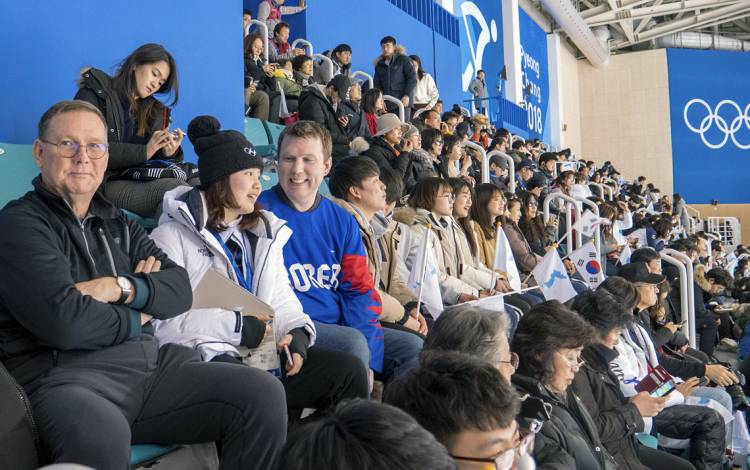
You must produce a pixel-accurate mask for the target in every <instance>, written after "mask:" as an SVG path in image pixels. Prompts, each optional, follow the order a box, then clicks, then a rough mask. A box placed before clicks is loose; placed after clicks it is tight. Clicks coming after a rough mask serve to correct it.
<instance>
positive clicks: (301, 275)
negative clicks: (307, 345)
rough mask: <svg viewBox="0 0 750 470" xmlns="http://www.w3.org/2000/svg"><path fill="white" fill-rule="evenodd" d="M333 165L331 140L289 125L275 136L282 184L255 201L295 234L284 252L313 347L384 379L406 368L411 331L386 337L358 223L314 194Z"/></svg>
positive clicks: (312, 126) (309, 127)
mask: <svg viewBox="0 0 750 470" xmlns="http://www.w3.org/2000/svg"><path fill="white" fill-rule="evenodd" d="M331 165H332V160H331V137H330V134H329V133H328V131H327V130H326V129H325V128H323V127H322V126H321V125H319V124H317V123H315V122H312V121H299V122H297V123H295V124H293V125H291V126H288V127H287V128H286V129H284V131H283V132H282V133H281V135H280V136H279V163H278V174H279V184H278V185H276V186H274V187H273V188H271V189H269V190H267V191H264V192H263V193H262V194H261V196H260V198H259V199H258V202H259V203H260V205H261V206H262V207H263V208H265V209H268V210H270V211H272V212H273V213H274V214H275V215H276V216H277V217H279V218H281V219H284V220H285V221H286V222H287V224H288V225H289V227H290V228H291V229H292V231H293V232H294V233H293V235H292V236H291V238H290V239H289V241H288V242H287V243H286V245H285V246H284V264H285V265H286V268H287V272H288V274H289V280H290V282H291V284H292V287H293V288H294V291H295V293H296V294H297V297H298V298H299V300H300V302H301V303H302V306H303V308H304V310H305V313H307V314H308V315H310V317H311V318H312V319H313V320H314V322H315V327H316V330H317V340H316V342H317V344H320V345H323V346H327V347H332V348H335V349H341V350H345V351H348V352H351V353H353V354H355V355H357V356H358V357H360V358H361V359H362V362H363V363H364V364H367V365H369V368H370V369H371V370H372V371H374V372H380V373H382V377H383V380H384V381H387V380H389V379H390V378H391V377H393V376H394V375H395V373H396V371H397V369H398V367H399V366H400V365H401V364H403V363H405V362H408V359H409V358H406V356H407V354H406V351H405V349H406V347H405V345H404V344H402V342H401V341H399V338H400V337H399V336H398V333H402V334H408V333H403V332H399V331H395V333H396V335H394V334H392V332H391V331H388V332H385V333H384V331H383V328H382V327H381V325H380V321H379V318H378V317H379V316H380V313H381V309H382V304H381V300H380V296H379V295H378V292H377V289H375V287H374V286H373V282H372V278H371V277H370V273H369V271H368V268H367V255H366V253H365V249H364V246H363V244H362V238H361V236H360V233H359V227H358V225H357V222H356V221H355V220H354V217H352V216H351V215H350V214H349V213H347V212H346V211H345V210H344V209H342V208H341V207H339V206H338V205H336V204H335V203H333V202H332V201H330V200H329V199H327V198H325V197H323V196H321V195H320V193H319V192H318V188H319V187H320V184H321V183H322V182H323V178H324V177H325V176H326V175H327V174H328V172H329V171H330V169H331ZM384 336H385V339H384ZM384 343H385V346H384ZM384 356H385V361H384ZM402 356H404V357H403V358H402Z"/></svg>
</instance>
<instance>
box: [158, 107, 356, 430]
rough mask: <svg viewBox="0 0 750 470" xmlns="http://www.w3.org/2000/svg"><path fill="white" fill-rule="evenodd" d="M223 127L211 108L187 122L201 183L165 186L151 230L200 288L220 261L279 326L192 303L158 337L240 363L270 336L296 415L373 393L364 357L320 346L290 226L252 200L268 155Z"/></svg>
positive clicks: (161, 326) (160, 325)
mask: <svg viewBox="0 0 750 470" xmlns="http://www.w3.org/2000/svg"><path fill="white" fill-rule="evenodd" d="M219 128H220V125H219V122H218V121H217V120H216V119H215V118H213V117H210V116H200V117H197V118H195V119H194V120H193V121H192V122H191V123H190V126H189V128H188V136H189V138H190V141H191V142H192V143H193V145H194V146H195V150H196V153H197V154H198V157H199V158H198V169H199V173H200V179H201V186H200V187H199V188H191V187H187V186H186V187H180V188H177V189H176V190H174V191H170V192H169V193H167V194H166V195H165V197H164V207H163V208H164V210H163V213H162V216H161V218H160V220H159V226H158V227H157V228H156V229H155V230H154V231H153V232H152V233H151V237H152V238H153V239H154V241H155V242H156V244H157V245H158V246H159V247H160V248H161V249H162V250H164V252H165V253H167V255H168V256H169V257H170V258H171V259H172V260H174V261H175V262H176V263H177V264H179V265H181V266H182V267H184V268H185V270H186V271H187V273H188V276H189V277H190V283H191V285H192V286H193V289H195V288H196V286H197V285H198V283H199V282H200V281H201V279H202V278H203V276H204V275H205V274H206V273H207V272H208V271H209V270H211V269H213V270H215V271H216V272H218V273H219V274H221V275H223V276H226V277H227V278H228V279H230V280H232V281H233V282H235V283H237V284H238V285H240V286H242V287H244V288H245V289H247V290H248V291H250V292H251V293H252V294H253V295H255V296H256V297H258V298H259V299H261V300H263V301H264V302H266V303H267V304H269V305H270V306H271V307H272V308H273V310H274V317H273V321H272V324H273V326H271V322H267V321H264V319H259V318H256V317H255V316H251V314H252V313H253V312H240V311H237V312H235V311H232V310H225V309H222V308H207V309H194V310H190V311H188V312H185V313H183V314H182V315H180V316H177V317H175V318H172V319H170V320H164V321H159V322H156V324H155V333H156V336H157V338H158V339H159V341H160V342H161V343H162V344H164V343H178V344H183V345H186V346H189V347H193V348H196V349H198V350H199V351H200V352H201V354H202V356H203V359H204V360H206V361H215V362H241V361H242V358H243V354H241V352H240V351H241V350H242V351H245V350H246V349H250V350H252V349H254V348H257V347H258V346H259V345H261V343H262V342H263V341H264V339H265V340H266V341H270V340H271V339H272V340H273V342H274V343H276V346H277V349H278V351H280V356H281V358H280V364H283V366H281V367H280V368H281V370H282V371H281V380H282V382H284V386H285V389H286V394H287V407H288V409H289V411H290V419H295V418H296V417H299V414H300V413H301V412H302V409H303V408H316V409H319V410H320V409H324V408H327V407H328V406H330V405H333V404H335V403H337V402H338V401H340V400H342V399H345V398H354V397H367V393H368V390H367V373H366V368H365V366H364V365H363V364H361V361H359V359H357V358H356V357H355V356H353V355H351V354H348V353H344V352H339V351H333V350H330V349H325V348H320V347H314V346H313V345H314V343H315V326H314V324H313V322H312V320H311V319H310V317H309V316H307V315H306V314H305V313H304V312H303V311H302V305H301V304H300V302H299V300H298V299H297V297H296V296H295V294H294V291H293V290H292V288H291V286H290V284H289V278H288V276H287V273H286V269H285V268H284V259H283V252H282V248H283V247H284V245H285V244H286V242H287V240H288V239H289V237H290V236H291V234H292V231H291V229H289V227H287V226H286V223H285V222H284V221H283V220H281V219H278V218H276V217H275V216H274V215H273V214H272V213H270V212H267V211H263V210H260V209H259V208H258V207H257V206H256V204H255V201H256V199H257V197H258V195H259V194H260V191H261V185H260V174H261V171H262V168H263V161H262V159H261V158H260V157H259V156H257V155H256V152H255V149H254V148H253V146H252V144H251V143H250V142H248V141H247V140H246V139H245V137H244V136H243V135H242V134H241V133H239V132H236V131H219ZM268 335H273V336H271V337H268V338H267V336H268ZM258 354H260V353H258ZM271 356H272V359H275V357H274V355H273V354H271Z"/></svg>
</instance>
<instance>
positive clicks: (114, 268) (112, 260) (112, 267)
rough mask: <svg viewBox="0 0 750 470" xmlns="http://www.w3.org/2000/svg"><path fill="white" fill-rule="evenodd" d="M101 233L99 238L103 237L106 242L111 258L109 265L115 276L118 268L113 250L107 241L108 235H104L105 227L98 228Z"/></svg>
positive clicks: (108, 254)
mask: <svg viewBox="0 0 750 470" xmlns="http://www.w3.org/2000/svg"><path fill="white" fill-rule="evenodd" d="M97 232H98V233H99V238H101V239H102V241H103V242H104V248H105V249H106V250H107V258H109V267H110V268H111V269H112V275H113V276H114V277H117V268H116V267H115V258H114V257H113V256H112V250H111V249H110V248H109V243H107V236H106V235H104V229H103V228H101V227H99V230H97Z"/></svg>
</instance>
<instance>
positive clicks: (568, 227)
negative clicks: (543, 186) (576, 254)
mask: <svg viewBox="0 0 750 470" xmlns="http://www.w3.org/2000/svg"><path fill="white" fill-rule="evenodd" d="M555 199H562V200H563V201H565V204H564V206H563V210H564V211H565V214H566V217H565V238H566V240H567V247H568V249H567V251H568V254H570V253H572V252H573V243H572V240H571V238H572V237H573V221H572V220H571V219H572V218H571V217H570V209H571V208H572V209H573V211H575V215H576V220H578V219H580V217H581V207H580V205H579V203H578V201H577V200H575V199H573V198H572V197H570V196H566V195H565V194H563V193H549V194H548V195H547V197H546V198H544V204H543V206H544V223H545V224H546V223H547V222H549V216H550V210H549V206H550V204H552V201H553V200H555ZM576 246H581V232H576Z"/></svg>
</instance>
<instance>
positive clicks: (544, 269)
mask: <svg viewBox="0 0 750 470" xmlns="http://www.w3.org/2000/svg"><path fill="white" fill-rule="evenodd" d="M531 274H533V275H534V279H535V280H536V283H537V284H538V285H539V287H540V288H541V289H542V293H543V294H544V298H545V299H547V300H559V301H560V302H567V301H568V300H570V299H572V298H573V297H575V296H576V291H575V289H573V284H572V283H571V282H570V278H569V277H568V273H567V272H566V271H565V265H564V264H563V262H562V260H561V259H560V255H559V254H557V250H549V251H548V252H547V254H546V255H544V258H542V260H541V261H539V263H537V265H536V267H535V268H534V269H533V270H532V271H531Z"/></svg>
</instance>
